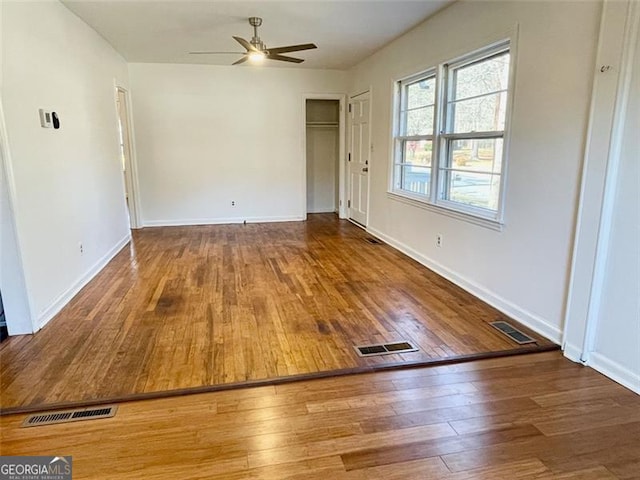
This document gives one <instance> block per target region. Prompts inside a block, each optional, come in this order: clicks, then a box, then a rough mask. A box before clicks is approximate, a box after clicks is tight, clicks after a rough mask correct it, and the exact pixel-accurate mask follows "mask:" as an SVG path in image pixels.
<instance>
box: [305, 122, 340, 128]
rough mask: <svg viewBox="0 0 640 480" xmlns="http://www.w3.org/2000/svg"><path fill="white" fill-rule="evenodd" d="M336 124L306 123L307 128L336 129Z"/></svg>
mask: <svg viewBox="0 0 640 480" xmlns="http://www.w3.org/2000/svg"><path fill="white" fill-rule="evenodd" d="M337 126H338V122H307V127H337Z"/></svg>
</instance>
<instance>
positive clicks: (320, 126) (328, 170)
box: [305, 98, 341, 214]
mask: <svg viewBox="0 0 640 480" xmlns="http://www.w3.org/2000/svg"><path fill="white" fill-rule="evenodd" d="M305 106H306V146H307V148H306V157H307V158H306V160H307V168H306V171H307V179H306V180H307V199H306V200H307V209H306V213H337V214H339V213H340V150H341V148H340V147H341V146H340V135H341V128H340V113H341V111H340V100H329V99H310V98H307V99H306V105H305Z"/></svg>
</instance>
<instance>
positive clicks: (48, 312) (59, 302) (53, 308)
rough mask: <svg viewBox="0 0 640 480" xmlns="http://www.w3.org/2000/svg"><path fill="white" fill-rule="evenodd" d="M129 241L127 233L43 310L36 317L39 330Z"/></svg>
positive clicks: (129, 236) (129, 237)
mask: <svg viewBox="0 0 640 480" xmlns="http://www.w3.org/2000/svg"><path fill="white" fill-rule="evenodd" d="M130 240H131V234H130V233H127V235H125V237H124V238H123V239H122V240H120V241H119V242H118V243H116V245H115V246H114V247H113V248H111V250H109V251H108V252H107V253H106V254H105V255H103V256H102V258H100V259H99V260H98V261H97V262H96V263H94V264H93V266H92V267H91V268H89V270H88V271H87V272H86V273H85V274H84V275H83V276H82V277H80V278H79V279H78V281H76V282H75V283H74V284H73V285H71V287H69V288H68V289H67V290H66V291H65V292H63V293H62V294H60V296H58V298H56V299H55V300H54V301H53V302H52V303H51V305H49V306H48V307H47V308H45V309H44V310H43V311H42V313H41V314H40V315H39V316H38V319H37V325H38V326H39V328H42V327H44V326H45V325H46V324H47V323H49V321H50V320H51V319H52V318H53V317H55V316H56V315H57V314H58V312H60V310H62V308H63V307H64V306H65V305H66V304H67V303H69V302H70V301H71V299H72V298H73V297H74V296H76V294H77V293H78V292H79V291H80V290H81V289H82V287H84V286H85V285H86V284H87V283H89V281H90V280H91V279H93V277H95V276H96V275H97V274H98V273H99V272H100V270H102V269H103V268H104V267H105V266H106V265H107V264H108V263H109V262H110V261H111V259H112V258H113V257H115V256H116V255H117V254H118V252H120V250H122V249H123V248H124V246H125V245H126V244H127V243H129V241H130Z"/></svg>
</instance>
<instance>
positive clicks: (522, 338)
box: [489, 321, 536, 345]
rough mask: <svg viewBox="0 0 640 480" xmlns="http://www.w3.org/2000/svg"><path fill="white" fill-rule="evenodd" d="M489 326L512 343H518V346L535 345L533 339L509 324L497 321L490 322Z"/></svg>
mask: <svg viewBox="0 0 640 480" xmlns="http://www.w3.org/2000/svg"><path fill="white" fill-rule="evenodd" d="M489 325H491V326H492V327H493V328H496V329H498V330H500V331H501V332H502V333H504V334H505V335H506V336H507V337H509V338H510V339H511V340H513V341H514V342H516V343H519V344H520V345H524V344H526V343H536V341H535V340H534V339H533V338H531V337H530V336H529V335H526V334H524V333H522V332H521V331H520V330H518V329H517V328H515V327H514V326H513V325H511V324H510V323H507V322H503V321H499V322H490V323H489Z"/></svg>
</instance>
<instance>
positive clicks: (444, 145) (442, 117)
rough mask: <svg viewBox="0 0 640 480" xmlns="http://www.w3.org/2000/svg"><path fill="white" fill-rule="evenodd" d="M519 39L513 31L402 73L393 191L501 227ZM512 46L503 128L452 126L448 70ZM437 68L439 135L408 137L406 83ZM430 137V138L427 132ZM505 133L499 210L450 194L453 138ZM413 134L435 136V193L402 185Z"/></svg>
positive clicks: (436, 121) (436, 125)
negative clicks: (404, 107)
mask: <svg viewBox="0 0 640 480" xmlns="http://www.w3.org/2000/svg"><path fill="white" fill-rule="evenodd" d="M515 47H516V45H515V41H514V39H513V38H511V37H506V38H503V39H501V40H499V41H496V42H493V43H491V44H489V45H486V46H484V47H482V48H479V49H476V50H474V51H472V52H469V53H467V54H464V55H461V56H458V57H456V58H454V59H451V60H449V61H446V62H442V63H440V64H438V65H437V66H436V67H432V68H429V69H427V70H424V71H422V72H420V73H417V74H414V75H411V76H408V77H405V78H402V79H400V80H397V81H395V82H394V86H395V88H394V104H393V105H394V111H393V112H394V126H393V130H392V135H393V139H392V141H393V151H392V158H391V172H390V173H391V175H390V185H389V191H388V192H389V195H390V197H392V198H394V199H396V200H400V201H403V202H405V203H410V204H413V205H417V206H420V207H424V208H427V209H430V210H434V211H437V212H439V213H443V214H446V215H449V216H452V217H455V218H459V219H462V220H467V221H470V222H471V223H476V224H479V225H485V226H489V227H492V228H496V229H501V228H502V225H503V224H504V210H505V208H504V205H505V189H506V177H507V164H508V150H509V143H510V142H509V134H510V131H511V128H510V124H511V111H512V109H513V91H514V84H515V64H516V61H515ZM507 51H508V52H509V54H510V63H509V82H508V87H507V96H506V97H507V105H506V110H505V124H504V130H502V131H491V132H473V133H460V134H454V133H451V131H450V130H449V129H448V128H447V125H446V123H447V122H448V121H449V119H450V117H451V116H450V115H449V112H448V101H447V99H448V98H450V97H451V89H452V88H453V84H452V83H451V82H449V79H448V76H449V73H450V71H451V70H453V69H457V68H460V67H463V66H466V65H469V64H472V63H476V62H478V61H482V60H484V59H487V58H490V57H493V56H495V55H499V54H500V53H502V52H507ZM434 72H435V75H436V92H435V95H436V101H435V106H434V132H433V135H432V136H431V135H428V136H419V137H407V136H403V135H401V133H402V118H401V115H402V105H403V102H406V98H404V91H403V88H404V87H406V85H409V84H412V83H414V82H416V81H419V80H421V79H426V78H430V77H432V76H433V73H434ZM423 137H424V138H423ZM484 138H502V139H503V150H502V159H501V169H500V187H499V188H500V191H499V196H498V204H497V208H496V210H495V211H494V210H491V209H487V208H482V207H477V206H473V205H467V204H463V203H459V202H455V201H452V200H448V199H446V198H444V192H445V188H446V185H445V184H444V182H445V180H446V178H445V177H446V175H444V174H443V172H442V169H443V168H445V169H446V168H448V167H447V150H448V147H449V144H450V143H451V142H453V141H455V140H458V139H484ZM412 139H432V142H433V143H432V161H431V182H430V183H431V184H430V188H429V195H420V194H416V193H414V192H410V191H408V190H403V189H401V188H399V186H400V181H401V179H400V177H399V176H398V172H399V171H401V167H399V165H402V164H403V163H402V160H403V159H402V155H403V151H402V145H403V143H404V141H406V140H412Z"/></svg>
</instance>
